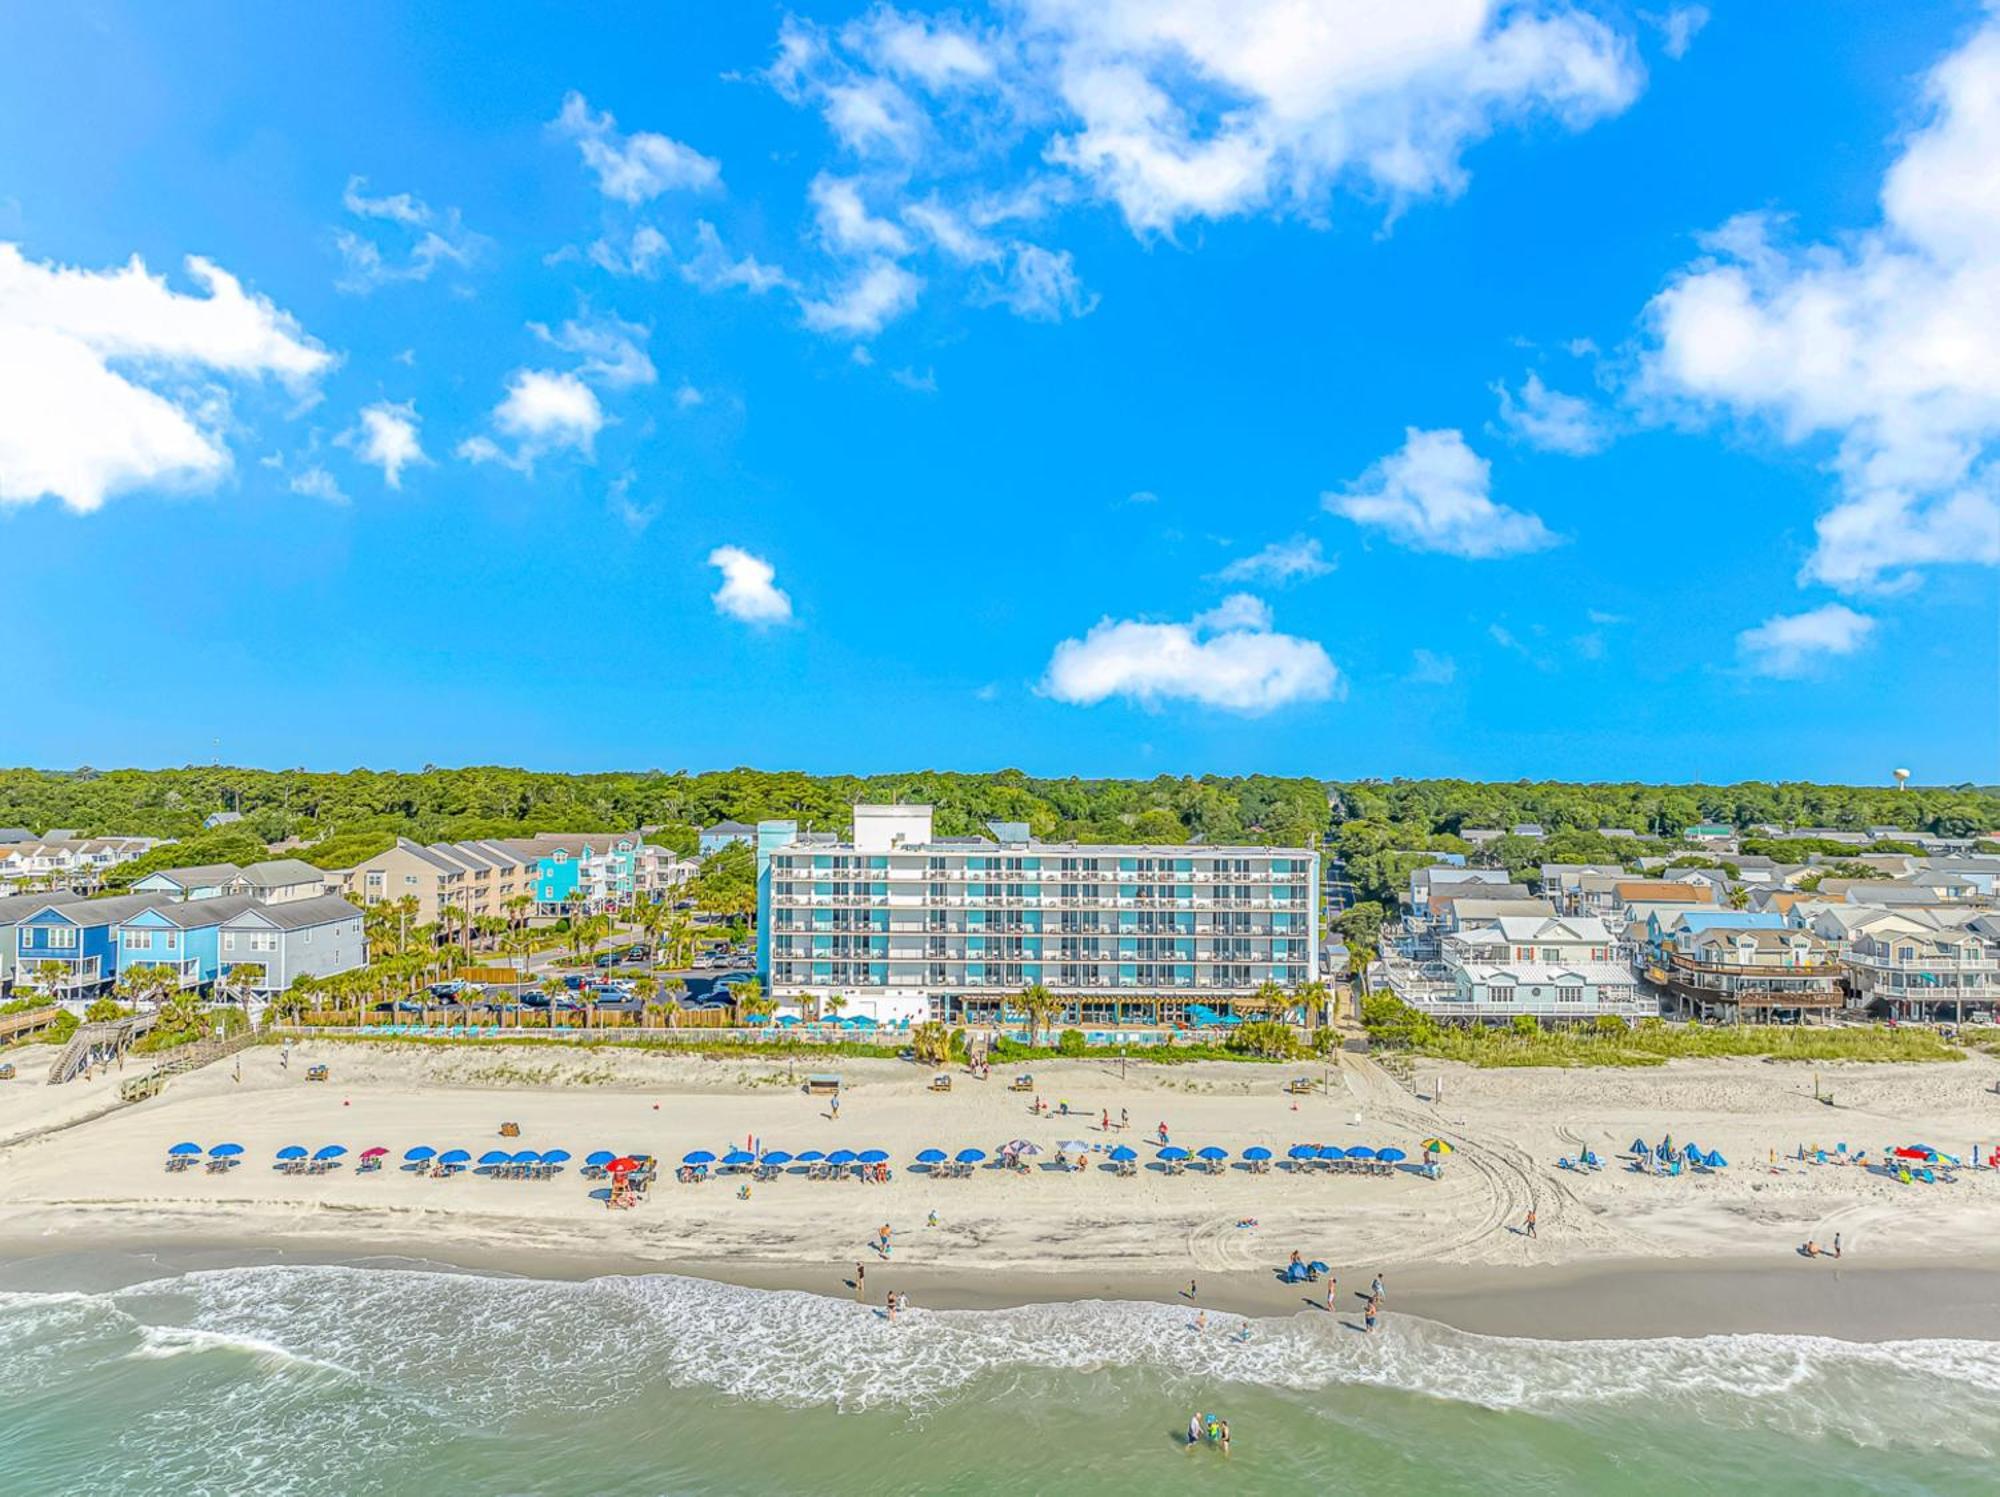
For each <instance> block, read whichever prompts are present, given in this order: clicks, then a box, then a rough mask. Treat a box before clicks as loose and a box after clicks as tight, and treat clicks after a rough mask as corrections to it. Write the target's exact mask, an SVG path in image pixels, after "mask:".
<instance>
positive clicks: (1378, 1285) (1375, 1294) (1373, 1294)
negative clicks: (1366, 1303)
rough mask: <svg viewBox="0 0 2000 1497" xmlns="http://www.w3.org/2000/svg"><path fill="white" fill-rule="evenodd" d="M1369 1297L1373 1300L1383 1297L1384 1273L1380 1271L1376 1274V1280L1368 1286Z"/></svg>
mask: <svg viewBox="0 0 2000 1497" xmlns="http://www.w3.org/2000/svg"><path fill="white" fill-rule="evenodd" d="M1368 1298H1369V1300H1370V1301H1371V1302H1374V1301H1379V1300H1380V1299H1381V1298H1382V1275H1380V1274H1379V1273H1378V1274H1377V1275H1375V1281H1374V1282H1373V1283H1372V1284H1370V1285H1369V1286H1368Z"/></svg>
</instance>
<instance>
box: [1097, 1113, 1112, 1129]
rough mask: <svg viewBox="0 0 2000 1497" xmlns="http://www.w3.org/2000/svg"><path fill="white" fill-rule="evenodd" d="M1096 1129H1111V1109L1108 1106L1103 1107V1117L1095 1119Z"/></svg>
mask: <svg viewBox="0 0 2000 1497" xmlns="http://www.w3.org/2000/svg"><path fill="white" fill-rule="evenodd" d="M1097 1131H1098V1132H1099V1133H1109V1132H1110V1131H1111V1109H1110V1108H1108V1107H1107V1108H1105V1109H1104V1116H1103V1117H1101V1118H1099V1119H1098V1120H1097Z"/></svg>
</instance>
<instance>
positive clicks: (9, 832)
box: [0, 826, 35, 842]
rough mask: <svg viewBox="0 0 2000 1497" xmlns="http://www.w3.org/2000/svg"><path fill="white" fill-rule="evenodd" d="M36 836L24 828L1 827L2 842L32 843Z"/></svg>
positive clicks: (0, 836)
mask: <svg viewBox="0 0 2000 1497" xmlns="http://www.w3.org/2000/svg"><path fill="white" fill-rule="evenodd" d="M34 840H35V834H34V833H33V832H31V831H29V830H28V829H27V828H26V827H24V826H0V842H32V841H34Z"/></svg>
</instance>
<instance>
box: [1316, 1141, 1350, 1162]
mask: <svg viewBox="0 0 2000 1497" xmlns="http://www.w3.org/2000/svg"><path fill="white" fill-rule="evenodd" d="M1313 1157H1314V1158H1315V1159H1324V1160H1326V1161H1327V1162H1328V1163H1331V1162H1332V1161H1334V1160H1336V1159H1346V1158H1348V1157H1349V1151H1348V1150H1346V1149H1343V1148H1340V1147H1338V1146H1337V1145H1334V1144H1321V1145H1320V1146H1319V1148H1318V1149H1317V1150H1316V1151H1315V1152H1314V1154H1313Z"/></svg>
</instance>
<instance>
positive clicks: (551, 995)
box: [541, 977, 569, 1029]
mask: <svg viewBox="0 0 2000 1497" xmlns="http://www.w3.org/2000/svg"><path fill="white" fill-rule="evenodd" d="M541 989H542V996H543V997H544V998H546V999H548V1000H549V1028H551V1029H554V1028H555V1027H556V1002H557V1000H558V999H562V998H567V997H568V996H569V986H568V984H566V983H565V982H564V981H563V980H562V979H561V978H560V977H544V978H543V979H542V983H541Z"/></svg>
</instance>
